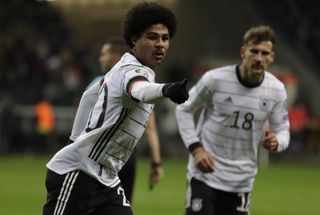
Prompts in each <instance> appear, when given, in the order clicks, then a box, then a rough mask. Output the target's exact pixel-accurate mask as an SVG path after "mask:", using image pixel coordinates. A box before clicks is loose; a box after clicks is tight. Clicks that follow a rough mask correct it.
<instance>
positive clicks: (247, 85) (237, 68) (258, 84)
mask: <svg viewBox="0 0 320 215" xmlns="http://www.w3.org/2000/svg"><path fill="white" fill-rule="evenodd" d="M236 74H237V78H238V80H239V82H240V83H241V84H242V85H243V86H245V87H247V88H255V87H258V86H260V85H261V83H262V82H263V80H264V74H263V76H262V78H261V80H260V81H259V82H258V83H255V84H251V83H248V82H246V81H245V80H244V79H243V78H241V75H240V65H237V66H236Z"/></svg>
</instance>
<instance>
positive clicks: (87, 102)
mask: <svg viewBox="0 0 320 215" xmlns="http://www.w3.org/2000/svg"><path fill="white" fill-rule="evenodd" d="M102 83H103V76H98V77H96V78H95V79H94V80H93V81H92V82H91V83H90V84H89V86H88V89H87V90H86V91H84V93H83V94H82V97H81V99H80V103H79V107H78V110H77V113H76V116H75V118H74V122H73V126H72V132H71V135H70V140H72V141H74V140H75V139H76V138H77V137H78V136H79V135H80V134H81V132H82V131H83V130H84V129H85V127H86V125H87V122H88V118H89V115H90V112H91V110H92V108H93V107H94V105H95V104H96V102H97V100H98V97H99V90H100V88H101V85H102Z"/></svg>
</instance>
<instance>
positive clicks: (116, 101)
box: [43, 3, 188, 215]
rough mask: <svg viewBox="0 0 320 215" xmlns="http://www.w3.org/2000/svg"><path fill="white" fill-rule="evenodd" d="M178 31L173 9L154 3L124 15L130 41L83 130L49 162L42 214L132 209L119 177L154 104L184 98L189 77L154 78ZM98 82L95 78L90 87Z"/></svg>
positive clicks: (117, 214) (125, 214)
mask: <svg viewBox="0 0 320 215" xmlns="http://www.w3.org/2000/svg"><path fill="white" fill-rule="evenodd" d="M175 31H176V18H175V15H174V14H173V12H172V11H171V10H170V9H169V8H167V7H165V6H163V5H160V4H158V3H139V4H137V5H135V6H134V7H132V8H131V9H130V10H129V11H128V13H127V15H126V17H125V20H124V32H123V35H124V38H125V40H126V42H127V44H128V45H129V47H130V53H128V52H127V53H125V54H124V55H123V56H122V57H121V59H120V61H119V62H118V63H116V65H115V66H114V67H113V68H112V69H111V70H110V71H109V72H108V73H107V74H106V75H105V76H104V82H103V84H102V85H101V87H100V88H99V96H98V100H97V102H96V103H95V105H94V108H93V109H92V110H91V112H90V115H89V118H88V120H87V122H88V123H87V125H86V128H85V129H84V131H83V132H82V133H81V134H80V135H79V136H78V137H77V138H76V139H75V141H74V142H73V143H72V144H69V145H67V146H65V147H64V148H63V149H61V150H60V151H59V152H57V153H56V154H55V155H54V157H53V158H52V159H51V160H50V161H49V162H48V164H47V168H48V172H47V177H46V188H47V202H46V204H45V205H44V208H43V214H44V215H49V214H50V215H52V214H65V215H66V214H68V215H79V214H83V215H84V214H90V215H91V214H92V215H93V214H94V215H100V214H101V215H105V214H108V215H131V214H133V212H132V209H131V207H130V204H129V202H128V201H127V199H126V196H125V194H124V189H123V188H122V187H121V184H120V180H119V177H118V172H119V170H120V169H121V168H122V167H123V165H124V164H125V163H126V161H127V160H128V159H129V157H130V155H131V153H132V151H133V150H134V147H135V145H136V144H137V142H138V141H139V139H140V138H141V136H142V134H143V132H144V130H145V126H146V124H147V122H148V119H149V117H150V114H151V113H152V111H153V107H154V104H155V103H157V102H160V101H161V100H163V99H165V98H169V99H170V100H172V101H173V102H175V103H177V104H181V103H183V102H185V101H186V100H187V99H188V92H187V90H186V84H187V81H186V80H183V81H181V82H174V83H163V84H160V83H155V82H154V79H155V72H154V70H155V68H156V67H157V66H158V65H159V64H160V63H161V62H162V60H163V59H164V57H165V55H166V52H167V50H168V48H169V41H170V39H171V38H172V37H173V36H174V34H175ZM96 85H100V83H99V82H97V83H96V84H95V85H93V86H92V87H95V86H96Z"/></svg>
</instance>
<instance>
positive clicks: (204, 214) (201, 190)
mask: <svg viewBox="0 0 320 215" xmlns="http://www.w3.org/2000/svg"><path fill="white" fill-rule="evenodd" d="M215 202H216V197H215V192H214V190H213V189H212V188H210V187H209V186H207V185H206V184H205V183H203V182H201V181H198V180H196V179H194V178H192V179H191V181H189V182H188V189H187V197H186V215H213V212H214V208H215Z"/></svg>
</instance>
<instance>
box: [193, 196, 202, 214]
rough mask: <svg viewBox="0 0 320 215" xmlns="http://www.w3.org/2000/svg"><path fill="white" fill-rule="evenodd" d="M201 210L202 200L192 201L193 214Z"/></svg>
mask: <svg viewBox="0 0 320 215" xmlns="http://www.w3.org/2000/svg"><path fill="white" fill-rule="evenodd" d="M201 208H202V199H199V198H196V199H192V204H191V209H192V210H193V211H195V212H197V211H200V210H201Z"/></svg>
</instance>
